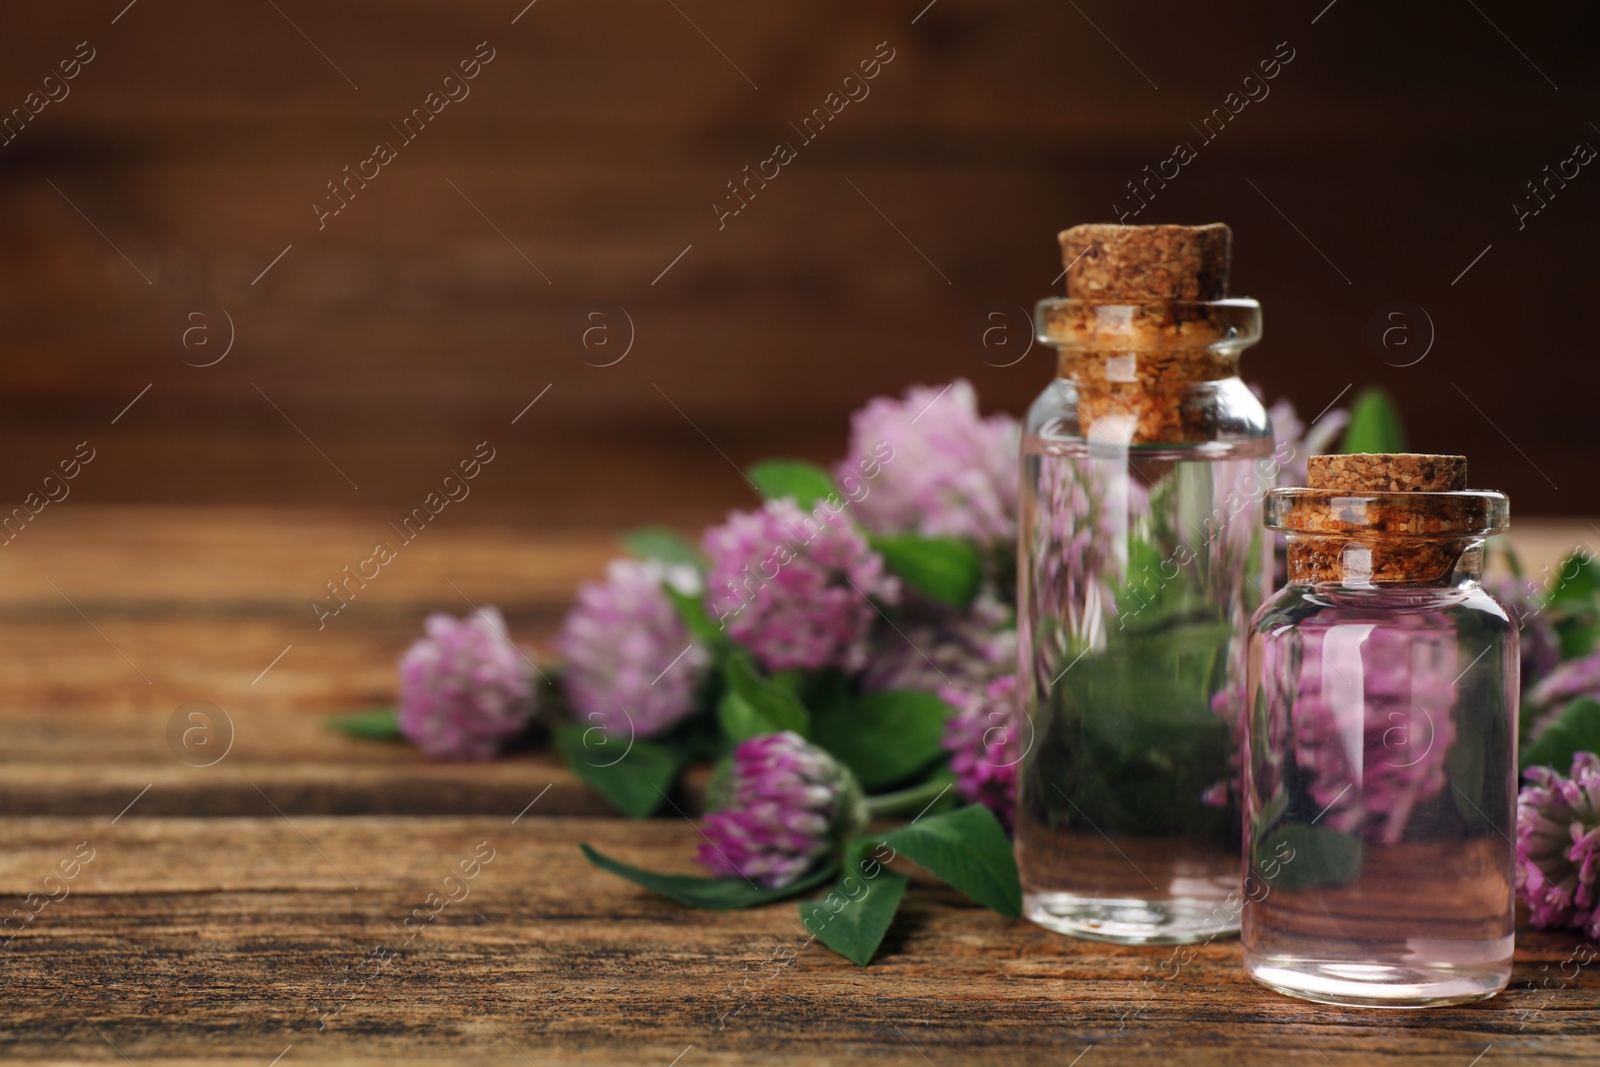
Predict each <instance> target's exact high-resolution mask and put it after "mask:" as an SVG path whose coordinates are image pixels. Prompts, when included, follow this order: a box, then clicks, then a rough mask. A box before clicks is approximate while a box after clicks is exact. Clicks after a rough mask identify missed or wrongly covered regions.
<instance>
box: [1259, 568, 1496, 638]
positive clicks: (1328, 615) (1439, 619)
mask: <svg viewBox="0 0 1600 1067" xmlns="http://www.w3.org/2000/svg"><path fill="white" fill-rule="evenodd" d="M1361 623H1371V624H1375V625H1391V626H1397V627H1402V628H1405V629H1418V630H1424V629H1429V628H1431V627H1433V626H1438V627H1439V628H1441V629H1448V630H1451V631H1454V632H1457V633H1461V632H1466V631H1473V632H1476V633H1478V634H1480V635H1483V636H1486V637H1487V636H1499V635H1505V634H1510V633H1514V632H1515V631H1516V629H1517V627H1516V623H1515V622H1514V621H1513V620H1512V619H1511V616H1510V615H1509V613H1508V612H1507V611H1506V609H1505V608H1504V607H1503V606H1502V605H1501V604H1500V602H1499V601H1497V600H1495V599H1494V597H1492V596H1490V595H1489V594H1488V593H1487V592H1485V591H1484V588H1483V586H1482V585H1481V584H1479V583H1478V582H1476V581H1468V582H1462V583H1460V584H1458V585H1452V586H1443V587H1436V586H1369V587H1365V588H1356V587H1347V586H1333V585H1287V586H1284V587H1283V588H1282V589H1279V590H1278V591H1277V592H1276V593H1273V594H1272V595H1271V596H1269V597H1268V598H1267V599H1266V601H1265V602H1264V603H1263V604H1262V605H1261V607H1260V608H1258V609H1257V610H1256V614H1255V618H1254V620H1253V621H1252V624H1251V626H1252V631H1253V632H1255V633H1257V634H1261V635H1263V636H1265V637H1268V638H1270V637H1272V636H1275V635H1280V634H1283V633H1284V632H1285V631H1287V630H1293V629H1299V630H1322V629H1326V628H1328V627H1330V626H1336V625H1350V624H1361Z"/></svg>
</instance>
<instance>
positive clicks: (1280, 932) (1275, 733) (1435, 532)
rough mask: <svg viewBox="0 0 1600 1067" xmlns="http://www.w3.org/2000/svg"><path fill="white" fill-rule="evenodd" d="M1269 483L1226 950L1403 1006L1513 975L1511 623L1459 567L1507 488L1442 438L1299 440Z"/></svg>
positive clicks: (1323, 987)
mask: <svg viewBox="0 0 1600 1067" xmlns="http://www.w3.org/2000/svg"><path fill="white" fill-rule="evenodd" d="M1307 484H1308V486H1309V487H1310V488H1305V489H1277V490H1274V491H1273V492H1272V493H1271V494H1270V495H1269V496H1268V501H1267V524H1268V525H1269V526H1270V527H1271V528H1273V529H1276V530H1282V531H1284V532H1285V533H1287V534H1288V538H1289V584H1288V586H1287V587H1285V588H1284V589H1282V590H1281V591H1279V592H1278V593H1276V594H1275V595H1274V596H1273V597H1272V599H1270V600H1269V601H1268V602H1267V603H1266V604H1264V605H1263V606H1262V607H1261V609H1260V611H1259V612H1258V613H1257V615H1256V618H1255V621H1254V625H1253V634H1252V637H1251V643H1250V690H1249V707H1250V721H1249V728H1248V736H1247V744H1246V761H1247V766H1246V793H1245V858H1246V862H1247V863H1248V864H1249V865H1250V868H1249V877H1248V878H1247V881H1246V894H1245V896H1246V903H1245V909H1244V960H1245V968H1246V970H1247V971H1248V973H1249V974H1250V976H1251V977H1252V978H1254V979H1256V980H1257V981H1259V982H1262V983H1263V984H1265V985H1268V986H1271V987H1273V988H1274V989H1277V990H1279V991H1281V992H1285V993H1289V994H1291V995H1294V996H1299V997H1304V998H1306V999H1309V1000H1317V1001H1323V1002H1327V1003H1334V1004H1357V1005H1379V1006H1389V1007H1421V1006H1426V1005H1433V1004H1451V1003H1457V1002H1460V1001H1467V1000H1476V999H1479V998H1482V997H1487V996H1493V995H1494V994H1495V993H1497V992H1499V991H1500V990H1501V989H1503V988H1504V987H1505V985H1506V982H1507V981H1508V980H1509V979H1510V976H1511V952H1512V937H1513V917H1514V907H1513V894H1514V866H1513V861H1514V858H1515V857H1514V846H1513V844H1512V839H1513V838H1514V837H1515V835H1516V798H1517V786H1516V761H1517V757H1516V744H1517V694H1518V690H1519V684H1518V670H1519V664H1518V656H1517V624H1516V622H1515V621H1513V620H1512V619H1511V618H1510V617H1509V616H1508V615H1507V613H1506V611H1505V609H1504V608H1502V607H1501V606H1500V605H1499V604H1498V603H1496V602H1495V601H1494V600H1493V599H1492V598H1491V597H1490V596H1489V595H1488V594H1487V593H1485V592H1484V591H1483V587H1482V586H1481V585H1480V584H1479V579H1480V578H1481V576H1482V567H1483V539H1484V538H1485V537H1486V536H1488V535H1489V534H1493V533H1498V532H1499V531H1501V530H1503V529H1505V527H1506V523H1507V504H1506V498H1505V497H1504V496H1502V495H1501V494H1499V493H1488V492H1468V491H1465V486H1466V461H1465V460H1464V459H1462V458H1461V457H1460V456H1422V455H1357V456H1314V457H1312V459H1311V461H1310V465H1309V471H1308V476H1307Z"/></svg>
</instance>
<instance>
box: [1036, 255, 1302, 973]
mask: <svg viewBox="0 0 1600 1067" xmlns="http://www.w3.org/2000/svg"><path fill="white" fill-rule="evenodd" d="M1228 240H1229V238H1228V231H1227V228H1226V227H1224V226H1211V227H1178V226H1129V227H1115V226H1080V227H1075V228H1074V229H1072V230H1068V231H1066V232H1064V233H1063V234H1062V235H1061V242H1062V250H1063V253H1064V257H1065V261H1066V262H1067V263H1068V264H1069V269H1068V294H1069V295H1068V298H1067V299H1064V300H1063V299H1049V300H1044V301H1041V302H1040V303H1039V305H1038V313H1037V315H1038V334H1039V338H1040V340H1041V341H1043V342H1044V343H1047V344H1050V345H1053V346H1055V347H1056V348H1057V349H1058V350H1059V352H1060V360H1059V372H1058V375H1057V377H1056V379H1055V380H1054V381H1052V382H1051V383H1050V384H1049V386H1047V387H1046V388H1045V390H1044V392H1043V393H1042V394H1040V396H1039V398H1038V399H1037V400H1036V401H1035V402H1034V404H1033V406H1032V408H1031V409H1030V411H1029V413H1028V417H1027V422H1026V425H1025V427H1024V432H1023V443H1022V506H1021V524H1020V525H1021V530H1020V545H1019V560H1018V605H1019V609H1018V639H1019V642H1018V643H1019V657H1020V686H1019V693H1020V694H1021V702H1022V704H1023V707H1024V710H1025V711H1026V713H1027V716H1028V722H1029V723H1030V725H1031V727H1032V737H1031V739H1029V743H1028V746H1027V754H1026V756H1025V757H1024V759H1023V764H1022V768H1021V774H1020V776H1019V780H1018V812H1017V825H1016V854H1017V864H1018V868H1019V870H1020V873H1021V876H1022V888H1023V906H1024V913H1025V914H1026V915H1027V916H1028V917H1029V918H1030V919H1032V920H1033V921H1034V922H1037V923H1039V924H1041V925H1043V926H1046V927H1048V928H1050V929H1052V930H1056V931H1058V932H1061V933H1069V934H1075V935H1079V936H1084V937H1091V938H1096V939H1100V940H1108V941H1118V942H1126V943H1149V944H1158V943H1160V944H1171V943H1180V942H1190V941H1203V940H1208V939H1210V938H1213V937H1216V936H1219V935H1223V934H1230V933H1232V932H1234V931H1236V930H1237V929H1238V921H1239V918H1238V917H1239V895H1238V891H1239V889H1240V870H1239V860H1238V856H1239V852H1238V850H1239V825H1240V822H1239V808H1238V793H1237V788H1236V779H1237V776H1238V767H1237V728H1238V723H1237V714H1238V706H1239V705H1240V703H1241V699H1242V694H1243V691H1244V668H1245V655H1244V635H1245V632H1246V628H1247V625H1248V620H1249V618H1250V615H1251V612H1252V610H1253V609H1254V607H1255V605H1256V604H1258V603H1259V602H1260V600H1261V596H1262V594H1261V593H1260V589H1261V588H1262V586H1263V584H1264V583H1265V581H1266V579H1265V577H1264V575H1265V574H1266V573H1268V571H1267V564H1268V560H1269V553H1270V543H1269V542H1268V540H1267V538H1266V537H1265V535H1264V533H1263V531H1262V529H1261V527H1260V515H1261V500H1262V497H1263V496H1264V494H1265V491H1266V489H1268V488H1270V486H1271V485H1272V484H1273V483H1274V478H1275V476H1276V472H1277V467H1276V464H1275V462H1274V460H1273V458H1272V451H1273V449H1272V431H1271V426H1270V423H1269V421H1268V419H1267V415H1266V412H1265V411H1264V410H1263V408H1262V406H1261V403H1260V401H1259V400H1258V399H1257V398H1256V397H1255V395H1254V394H1253V393H1252V392H1251V391H1250V390H1249V389H1248V388H1247V387H1246V386H1245V385H1244V383H1243V382H1242V381H1240V379H1239V357H1240V354H1241V352H1242V351H1243V350H1244V349H1245V348H1246V347H1248V346H1249V345H1252V344H1254V343H1255V342H1256V341H1257V340H1258V339H1259V338H1260V336H1261V311H1260V307H1259V306H1258V305H1257V304H1256V302H1255V301H1253V300H1242V299H1233V300H1230V299H1225V298H1224V295H1223V294H1224V293H1225V291H1226V289H1225V279H1226V264H1227V250H1228Z"/></svg>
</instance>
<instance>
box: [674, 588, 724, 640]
mask: <svg viewBox="0 0 1600 1067" xmlns="http://www.w3.org/2000/svg"><path fill="white" fill-rule="evenodd" d="M661 589H662V591H663V592H665V593H666V594H667V599H668V600H670V601H672V606H673V607H674V608H677V609H678V618H680V619H682V620H683V625H684V627H685V628H686V629H687V630H688V631H689V636H690V637H693V638H694V639H695V640H696V641H699V642H700V643H701V644H702V645H705V646H706V647H708V648H715V647H716V646H717V645H719V644H721V643H722V640H723V636H722V627H720V626H718V625H717V623H716V620H714V619H713V618H712V617H711V616H710V614H709V613H707V611H706V605H705V602H704V601H703V600H701V599H700V598H699V597H697V596H691V595H690V594H688V593H685V592H683V591H682V590H680V589H678V588H676V587H675V586H673V585H672V583H671V582H662V583H661Z"/></svg>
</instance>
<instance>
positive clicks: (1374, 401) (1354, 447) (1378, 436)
mask: <svg viewBox="0 0 1600 1067" xmlns="http://www.w3.org/2000/svg"><path fill="white" fill-rule="evenodd" d="M1405 450H1406V431H1405V426H1404V424H1402V423H1401V421H1400V409H1399V408H1398V407H1397V406H1395V402H1394V398H1393V397H1391V396H1390V395H1389V394H1388V393H1387V392H1385V391H1384V390H1383V389H1382V388H1380V387H1379V386H1376V385H1369V386H1367V387H1366V388H1365V389H1363V390H1361V392H1359V393H1357V394H1356V398H1355V400H1354V401H1352V402H1351V404H1350V423H1349V425H1347V426H1346V427H1345V428H1344V440H1343V441H1341V442H1340V444H1339V451H1340V452H1343V453H1346V454H1349V453H1352V452H1404V451H1405Z"/></svg>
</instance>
